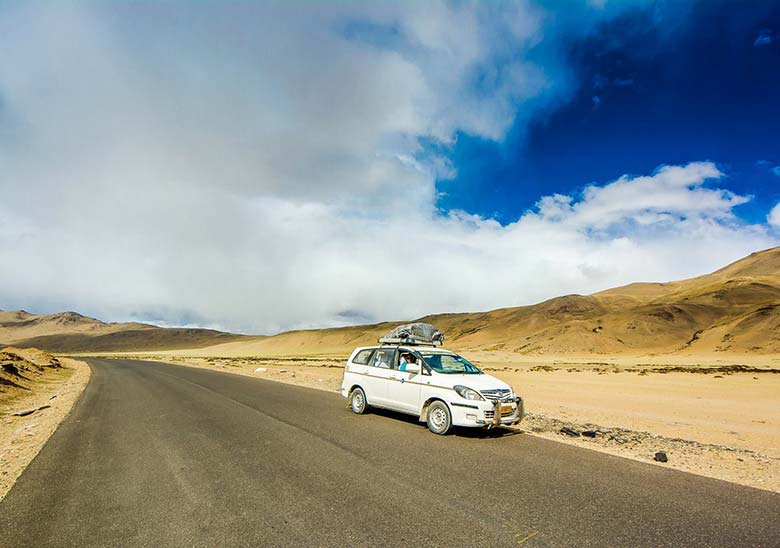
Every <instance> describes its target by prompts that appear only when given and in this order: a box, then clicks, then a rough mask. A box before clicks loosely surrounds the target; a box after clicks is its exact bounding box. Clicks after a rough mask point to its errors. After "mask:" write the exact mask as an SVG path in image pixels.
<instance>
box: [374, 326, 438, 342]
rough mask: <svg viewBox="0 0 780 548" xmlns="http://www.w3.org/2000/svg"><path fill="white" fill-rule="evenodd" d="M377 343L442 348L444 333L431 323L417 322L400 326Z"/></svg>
mask: <svg viewBox="0 0 780 548" xmlns="http://www.w3.org/2000/svg"><path fill="white" fill-rule="evenodd" d="M377 342H379V343H380V344H398V345H401V344H403V345H408V346H441V344H442V343H443V342H444V333H442V332H441V331H439V330H438V329H436V328H435V327H434V326H433V325H431V324H429V323H422V322H417V323H410V324H406V325H399V326H398V327H396V328H395V329H393V330H392V331H390V332H389V333H387V334H386V335H385V336H384V337H380V338H379V339H378V341H377Z"/></svg>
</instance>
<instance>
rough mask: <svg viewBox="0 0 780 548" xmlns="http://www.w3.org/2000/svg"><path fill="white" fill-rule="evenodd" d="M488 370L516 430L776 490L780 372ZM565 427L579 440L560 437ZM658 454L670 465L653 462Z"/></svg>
mask: <svg viewBox="0 0 780 548" xmlns="http://www.w3.org/2000/svg"><path fill="white" fill-rule="evenodd" d="M122 357H124V358H130V356H127V355H125V356H122ZM138 358H139V359H146V360H150V359H152V360H157V361H165V362H168V363H174V364H179V365H186V366H189V367H199V368H206V369H214V370H217V371H225V372H229V373H234V374H239V375H246V376H250V377H257V378H263V379H267V380H273V381H278V382H285V383H290V384H296V385H302V386H308V387H312V388H319V389H322V390H327V391H333V392H335V391H338V389H339V386H340V383H341V376H342V371H343V360H340V359H335V358H332V357H322V358H317V357H306V358H276V357H275V358H259V357H255V358H252V357H242V358H235V357H230V358H218V357H208V358H203V357H197V358H194V357H186V356H169V355H166V356H152V355H149V354H144V355H142V356H138ZM485 369H486V371H487V372H488V373H490V374H491V375H494V376H496V377H498V378H500V379H502V380H504V381H506V382H508V383H509V384H510V385H511V386H513V387H514V388H515V389H516V390H517V392H518V393H519V394H521V395H522V396H523V397H524V398H525V400H526V402H527V403H526V410H527V412H528V417H527V419H526V420H525V421H523V423H522V424H521V425H520V428H522V429H523V430H525V431H527V432H529V433H532V434H534V435H537V436H541V437H544V438H547V439H552V440H556V441H560V442H563V443H569V444H574V445H579V446H582V447H585V448H589V449H594V450H597V451H602V452H605V453H610V454H614V455H619V456H622V457H627V458H631V459H635V460H639V461H643V462H649V463H653V464H656V465H658V466H663V467H668V468H674V469H677V470H682V471H685V472H691V473H694V474H700V475H704V476H708V477H712V478H717V479H722V480H726V481H731V482H734V483H739V484H742V485H747V486H751V487H757V488H760V489H766V490H770V491H775V492H780V434H778V432H780V375H777V374H773V373H728V372H718V373H717V374H715V373H711V374H696V373H686V372H669V373H660V372H650V373H645V372H642V373H637V372H631V371H625V370H616V369H614V368H611V367H610V368H600V369H599V368H597V369H593V368H591V369H586V370H567V369H566V368H546V367H544V368H534V367H527V368H512V369H507V370H504V369H497V368H493V367H490V365H487V366H486V367H485ZM565 427H567V428H569V429H571V430H573V431H574V432H575V433H579V434H580V435H570V434H565V433H562V432H561V429H562V428H565ZM583 432H586V433H587V434H586V435H582V433H583ZM589 436H593V437H589ZM658 452H663V453H665V454H666V457H667V459H668V460H667V462H666V463H660V462H657V461H655V454H656V453H658Z"/></svg>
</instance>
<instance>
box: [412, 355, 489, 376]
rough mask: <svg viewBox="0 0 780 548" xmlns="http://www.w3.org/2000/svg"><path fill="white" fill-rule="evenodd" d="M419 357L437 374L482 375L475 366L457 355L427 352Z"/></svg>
mask: <svg viewBox="0 0 780 548" xmlns="http://www.w3.org/2000/svg"><path fill="white" fill-rule="evenodd" d="M421 355H422V357H423V359H424V360H425V363H426V364H428V367H430V368H431V369H433V370H434V371H436V372H437V373H444V374H457V373H459V374H466V375H479V374H480V373H482V371H480V370H479V368H478V367H477V366H476V365H474V364H472V363H471V362H469V361H468V360H467V359H466V358H464V357H462V356H458V355H457V354H445V353H441V352H429V353H421Z"/></svg>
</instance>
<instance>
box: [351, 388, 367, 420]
mask: <svg viewBox="0 0 780 548" xmlns="http://www.w3.org/2000/svg"><path fill="white" fill-rule="evenodd" d="M349 407H350V409H352V412H353V413H355V414H356V415H362V414H363V413H365V412H366V411H367V410H368V401H367V400H366V393H365V392H363V389H362V388H360V387H357V388H355V389H354V390H353V391H352V392H351V393H350V394H349Z"/></svg>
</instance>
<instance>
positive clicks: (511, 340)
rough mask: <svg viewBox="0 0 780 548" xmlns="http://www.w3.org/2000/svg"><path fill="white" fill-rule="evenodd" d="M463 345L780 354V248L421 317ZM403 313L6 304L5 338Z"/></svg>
mask: <svg viewBox="0 0 780 548" xmlns="http://www.w3.org/2000/svg"><path fill="white" fill-rule="evenodd" d="M419 321H425V322H430V323H433V324H435V325H436V326H437V327H438V328H439V329H441V330H442V331H443V332H444V333H445V334H446V336H447V340H446V346H447V347H448V348H452V349H454V350H464V351H500V352H511V353H518V354H525V355H531V356H534V355H540V356H541V355H572V356H583V355H613V354H625V355H646V354H664V353H700V354H722V353H729V354H762V355H763V354H774V353H780V247H778V248H772V249H768V250H766V251H761V252H758V253H753V254H752V255H750V256H748V257H745V258H744V259H741V260H739V261H737V262H735V263H732V264H730V265H728V266H726V267H724V268H721V269H720V270H717V271H715V272H713V273H711V274H706V275H704V276H698V277H696V278H691V279H688V280H681V281H676V282H668V283H634V284H629V285H626V286H623V287H617V288H614V289H609V290H607V291H601V292H599V293H595V294H593V295H585V296H583V295H566V296H563V297H556V298H554V299H550V300H548V301H544V302H542V303H539V304H535V305H530V306H521V307H514V308H502V309H498V310H492V311H490V312H476V313H457V314H436V315H430V316H426V317H424V318H420V320H419ZM400 323H408V320H407V321H404V322H385V323H380V324H374V325H361V326H353V327H343V328H332V329H311V330H302V331H288V332H285V333H280V334H279V335H275V336H273V337H244V336H239V335H231V334H228V333H221V332H218V331H210V330H204V329H164V328H160V327H155V326H151V325H146V324H139V323H125V324H116V323H104V322H101V321H99V320H96V319H94V318H87V317H84V316H81V315H79V314H76V313H75V312H63V313H61V314H52V315H49V316H35V315H33V314H29V313H27V312H24V311H19V312H0V343H5V344H11V343H13V344H14V345H15V346H35V347H38V348H44V349H47V350H52V351H60V352H62V351H70V352H79V351H81V352H86V351H97V352H108V351H113V352H116V351H144V350H154V351H159V350H180V349H189V350H191V351H192V353H193V354H206V353H207V354H210V355H225V356H230V355H277V356H279V355H288V356H289V355H307V354H308V355H317V354H320V355H324V354H328V355H344V354H347V353H349V352H350V351H351V350H352V349H353V348H354V347H356V346H360V345H368V344H374V343H375V342H376V340H377V338H379V337H380V336H382V335H383V334H385V333H386V332H387V331H389V330H390V329H391V328H393V327H394V326H396V325H399V324H400Z"/></svg>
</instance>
